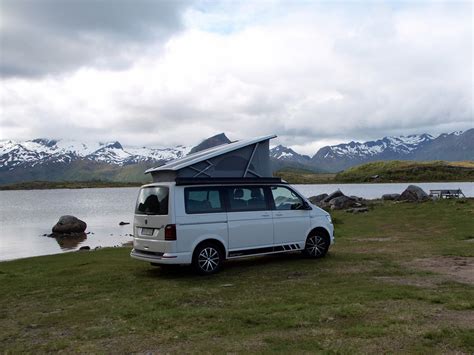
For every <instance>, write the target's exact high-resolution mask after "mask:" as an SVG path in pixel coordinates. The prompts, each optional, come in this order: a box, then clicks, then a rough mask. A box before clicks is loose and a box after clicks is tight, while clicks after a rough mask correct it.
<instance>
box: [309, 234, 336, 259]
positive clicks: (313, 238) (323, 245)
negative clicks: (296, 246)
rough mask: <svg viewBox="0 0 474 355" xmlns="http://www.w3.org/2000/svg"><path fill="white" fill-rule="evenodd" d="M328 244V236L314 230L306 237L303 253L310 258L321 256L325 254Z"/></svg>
mask: <svg viewBox="0 0 474 355" xmlns="http://www.w3.org/2000/svg"><path fill="white" fill-rule="evenodd" d="M329 244H330V243H329V238H328V237H327V236H326V235H324V234H322V233H321V232H316V233H314V234H311V235H310V236H308V238H307V239H306V244H305V246H304V250H303V254H304V255H305V256H307V257H310V258H315V259H319V258H322V257H324V256H325V255H326V254H327V252H328V249H329Z"/></svg>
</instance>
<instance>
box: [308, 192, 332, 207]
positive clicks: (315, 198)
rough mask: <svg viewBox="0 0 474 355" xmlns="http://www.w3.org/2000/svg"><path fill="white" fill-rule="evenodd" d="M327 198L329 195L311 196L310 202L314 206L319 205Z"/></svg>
mask: <svg viewBox="0 0 474 355" xmlns="http://www.w3.org/2000/svg"><path fill="white" fill-rule="evenodd" d="M326 197H328V194H321V195H316V196H311V197H310V198H309V199H308V200H309V202H311V203H312V204H313V205H317V204H318V203H319V202H321V201H322V200H324V199H325V198H326Z"/></svg>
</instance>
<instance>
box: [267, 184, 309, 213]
mask: <svg viewBox="0 0 474 355" xmlns="http://www.w3.org/2000/svg"><path fill="white" fill-rule="evenodd" d="M272 196H273V201H275V209H276V210H298V209H301V208H302V207H303V200H302V199H301V197H299V196H298V195H297V194H296V193H294V192H293V191H291V190H290V189H289V188H287V187H283V186H272Z"/></svg>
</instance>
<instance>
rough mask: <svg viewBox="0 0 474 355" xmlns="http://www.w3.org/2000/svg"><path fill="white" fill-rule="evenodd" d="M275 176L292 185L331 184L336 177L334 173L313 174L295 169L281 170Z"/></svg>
mask: <svg viewBox="0 0 474 355" xmlns="http://www.w3.org/2000/svg"><path fill="white" fill-rule="evenodd" d="M273 175H274V176H276V177H279V178H282V179H283V180H285V181H288V182H289V183H290V184H331V183H333V182H334V177H335V176H336V174H332V173H313V172H311V171H306V170H293V169H286V170H279V171H277V172H275V173H274V174H273Z"/></svg>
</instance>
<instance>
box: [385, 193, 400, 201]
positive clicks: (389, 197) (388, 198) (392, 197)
mask: <svg viewBox="0 0 474 355" xmlns="http://www.w3.org/2000/svg"><path fill="white" fill-rule="evenodd" d="M399 197H400V194H385V195H382V200H384V201H395V200H398V198H399Z"/></svg>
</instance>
